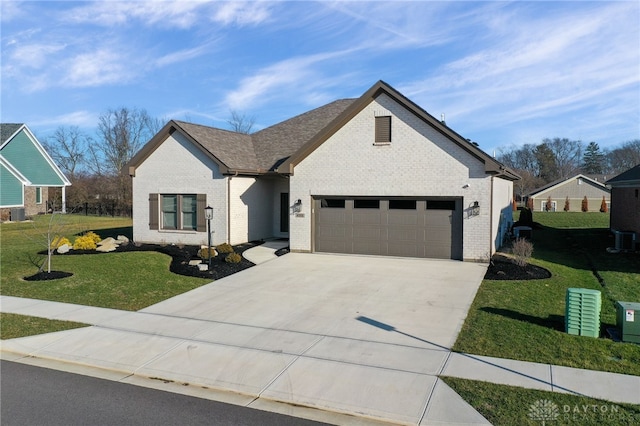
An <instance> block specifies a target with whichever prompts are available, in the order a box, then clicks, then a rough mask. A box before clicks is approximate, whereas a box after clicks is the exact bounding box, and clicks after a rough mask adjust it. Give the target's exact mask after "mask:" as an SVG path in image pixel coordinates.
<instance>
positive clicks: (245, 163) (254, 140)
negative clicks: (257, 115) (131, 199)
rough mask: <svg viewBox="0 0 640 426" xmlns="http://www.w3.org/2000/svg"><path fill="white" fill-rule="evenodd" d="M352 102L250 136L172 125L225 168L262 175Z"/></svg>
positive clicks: (337, 103) (338, 103)
mask: <svg viewBox="0 0 640 426" xmlns="http://www.w3.org/2000/svg"><path fill="white" fill-rule="evenodd" d="M354 101H355V99H341V100H338V101H334V102H331V103H329V104H327V105H324V106H321V107H319V108H316V109H314V110H311V111H308V112H305V113H304V114H300V115H298V116H296V117H293V118H290V119H288V120H286V121H283V122H281V123H278V124H275V125H273V126H271V127H267V128H266V129H263V130H260V131H258V132H256V133H253V134H250V135H247V134H243V133H236V132H232V131H229V130H223V129H217V128H215V127H208V126H202V125H199V124H192V123H187V122H184V121H176V120H174V121H173V122H174V123H175V124H176V125H177V126H178V127H179V128H180V129H181V130H182V131H183V132H184V133H186V134H187V135H188V136H190V137H191V138H192V139H193V140H194V141H196V142H197V143H199V144H200V145H201V146H202V147H203V148H204V149H206V150H207V151H209V152H210V153H211V154H212V155H213V156H215V157H216V158H217V159H218V160H219V161H220V162H222V163H223V164H224V165H225V166H226V167H227V168H228V169H231V170H238V171H246V172H249V171H255V172H259V173H264V172H268V171H273V170H275V168H276V167H277V166H278V165H279V164H280V163H282V162H283V161H284V160H286V159H287V158H288V157H290V156H291V155H293V154H294V153H295V152H296V151H297V150H298V149H300V147H301V146H303V145H304V144H305V143H307V142H308V141H309V140H310V139H311V138H312V137H314V136H315V135H316V134H318V133H319V132H320V131H321V130H322V129H324V128H325V127H326V126H327V125H328V124H329V123H331V122H332V121H333V120H334V119H335V118H336V117H338V116H339V115H340V114H342V113H343V112H344V110H345V109H347V107H349V105H351V104H352V103H353V102H354Z"/></svg>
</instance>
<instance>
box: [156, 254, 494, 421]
mask: <svg viewBox="0 0 640 426" xmlns="http://www.w3.org/2000/svg"><path fill="white" fill-rule="evenodd" d="M485 272H486V265H482V264H476V263H462V262H457V261H449V260H425V259H407V258H381V257H366V256H343V255H324V254H313V255H309V254H296V253H290V254H288V255H286V256H283V257H281V258H278V259H276V260H273V261H269V262H267V263H264V264H261V265H259V266H257V267H254V268H251V269H249V270H247V271H244V272H242V273H239V274H236V275H233V276H230V277H227V278H225V279H223V280H220V281H218V282H216V283H213V284H211V285H207V286H204V287H201V288H199V289H196V290H194V291H191V292H189V293H186V294H183V295H180V296H177V297H174V298H172V299H170V300H167V301H165V302H162V303H159V304H157V305H154V306H151V307H149V308H147V309H144V312H148V313H154V314H161V315H168V316H185V315H186V316H188V317H189V318H196V319H199V320H205V321H211V322H213V323H214V324H215V325H216V326H215V327H214V328H212V329H210V330H208V331H207V332H205V333H203V334H199V335H198V336H197V338H198V339H204V340H205V341H207V342H216V343H217V344H222V345H229V346H228V348H226V349H224V350H222V349H220V351H217V352H216V354H215V356H213V354H210V356H212V358H211V359H216V362H215V365H216V366H217V367H218V368H219V370H218V372H217V373H216V374H218V375H219V376H218V377H219V380H220V381H222V382H226V383H227V385H226V386H232V385H231V383H232V382H234V381H238V382H242V385H239V386H238V387H237V388H235V389H236V390H238V391H249V392H254V393H259V394H260V396H261V397H262V398H272V399H275V400H279V401H287V402H291V403H294V404H303V405H310V406H317V407H322V408H329V409H333V410H337V411H344V412H354V411H356V412H357V411H359V412H361V413H362V414H366V415H368V416H372V417H374V418H382V419H389V420H391V419H393V420H395V421H406V422H409V423H414V424H416V423H419V422H420V418H421V416H423V415H424V410H425V408H426V404H427V401H428V399H429V397H430V396H431V394H432V392H433V390H434V387H435V385H436V379H437V378H436V375H437V374H438V373H439V372H440V371H441V369H442V368H443V367H444V364H445V361H446V359H447V357H448V355H449V352H448V349H449V348H450V347H451V345H453V343H454V342H455V340H456V337H457V334H458V332H459V330H460V327H461V326H462V324H463V322H464V319H465V317H466V314H467V311H468V308H469V306H470V304H471V302H472V301H473V298H474V296H475V293H476V290H477V288H478V286H479V284H480V282H481V281H482V277H483V276H484V274H485ZM238 347H240V348H251V349H257V350H260V351H267V352H264V353H263V354H262V355H261V356H262V361H261V362H260V363H254V362H252V361H251V359H252V357H253V356H254V355H255V354H251V353H243V354H242V355H240V354H239V353H238V351H237V349H236V348H238ZM185 350H187V349H185ZM193 352H194V354H193V355H194V356H195V353H196V352H197V350H195V349H193ZM205 353H206V352H205ZM267 354H269V355H267ZM221 355H222V357H221ZM221 360H224V361H222V362H221ZM212 364H213V363H212ZM152 367H153V365H150V366H149V368H152ZM285 367H286V368H285ZM190 368H191V367H190V366H189V365H185V364H181V365H175V369H176V370H177V371H180V372H182V373H185V374H191V373H190ZM214 368H215V367H214ZM239 369H240V370H242V373H241V375H242V376H243V377H242V378H239V377H238V376H236V375H235V374H237V373H233V374H232V377H229V376H227V374H228V373H229V372H230V371H239ZM262 369H266V370H268V371H269V372H270V373H268V374H263V370H262ZM276 371H277V372H278V374H277V375H276V374H273V373H274V372H276ZM149 373H150V374H156V373H158V374H159V373H160V372H154V371H150V372H149ZM253 374H255V379H256V382H255V384H254V387H252V388H247V386H249V384H250V380H248V378H249V377H250V376H251V375H253ZM265 377H269V378H270V380H271V381H270V382H269V383H265V382H264V381H263V379H264V378H265ZM216 384H217V381H216V382H213V383H211V385H214V386H215V385H216ZM441 386H444V384H443V383H441ZM465 420H468V419H466V418H465Z"/></svg>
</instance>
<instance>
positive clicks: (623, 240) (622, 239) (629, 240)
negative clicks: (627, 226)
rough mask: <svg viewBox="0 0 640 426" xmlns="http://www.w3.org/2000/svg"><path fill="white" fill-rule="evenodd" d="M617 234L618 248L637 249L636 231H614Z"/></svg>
mask: <svg viewBox="0 0 640 426" xmlns="http://www.w3.org/2000/svg"><path fill="white" fill-rule="evenodd" d="M613 233H614V235H615V236H616V250H635V246H636V233H635V232H623V231H613Z"/></svg>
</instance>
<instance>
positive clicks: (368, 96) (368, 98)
mask: <svg viewBox="0 0 640 426" xmlns="http://www.w3.org/2000/svg"><path fill="white" fill-rule="evenodd" d="M382 93H384V94H386V95H387V96H389V97H391V98H392V99H393V100H394V101H396V102H398V103H399V104H400V105H402V106H403V107H404V108H406V109H407V110H408V111H410V112H411V113H412V114H414V115H415V116H416V117H418V118H419V119H421V120H422V121H424V122H425V123H427V124H428V125H429V126H431V127H433V128H434V129H435V130H437V131H438V132H439V133H441V134H442V135H444V136H445V137H447V138H448V139H449V140H451V141H453V142H454V143H456V144H457V145H459V146H460V147H461V148H463V149H464V150H465V151H467V152H469V153H470V154H471V155H473V156H474V157H475V158H477V159H478V160H479V161H481V162H483V163H484V165H485V171H486V172H487V173H490V174H494V175H499V176H502V177H505V178H507V179H510V180H517V179H519V178H520V177H519V176H518V175H517V174H516V173H515V172H513V171H512V170H509V169H508V168H506V167H505V166H504V165H503V164H501V163H500V162H498V161H497V160H495V159H494V158H492V157H491V156H489V155H488V154H487V153H485V152H484V151H482V150H481V149H479V148H478V147H476V146H475V145H473V144H472V143H470V142H469V141H467V140H466V139H464V138H463V137H462V136H460V135H459V134H458V133H456V132H455V131H453V130H452V129H450V128H449V127H447V126H446V125H445V124H444V123H442V122H441V121H439V120H437V119H436V118H435V117H433V116H432V115H430V114H429V113H427V112H426V111H425V110H424V109H422V108H421V107H420V106H418V105H417V104H415V103H414V102H413V101H411V100H410V99H408V98H406V97H405V96H404V95H402V94H401V93H400V92H398V91H397V90H395V89H394V88H392V87H391V86H389V85H388V84H387V83H385V82H383V81H378V82H377V83H376V84H374V85H373V86H372V87H371V88H370V89H369V90H367V91H366V92H365V93H364V94H363V95H362V96H361V97H360V98H358V99H356V100H355V101H354V102H353V103H352V104H351V105H349V107H348V108H346V109H345V110H344V112H343V113H342V114H340V115H339V116H338V117H336V118H335V119H334V120H333V121H331V123H329V124H328V125H327V126H325V128H324V129H322V131H320V132H319V133H318V134H316V135H315V136H314V137H313V138H312V139H311V140H309V142H307V143H306V144H305V145H303V146H302V147H301V148H300V149H299V150H298V151H297V152H296V153H295V154H294V155H292V156H291V157H290V158H289V159H287V160H286V161H285V162H284V163H283V164H282V165H281V166H279V167H278V169H277V170H278V172H280V173H285V174H293V170H294V167H295V166H296V165H297V164H299V163H300V162H301V161H302V160H304V159H305V158H306V157H307V156H308V155H310V154H311V153H312V152H313V151H315V150H316V149H317V148H318V147H319V146H320V145H322V143H324V142H325V141H326V140H327V139H328V138H329V137H331V136H332V135H333V134H334V133H336V132H337V131H338V130H339V129H340V128H341V127H342V126H344V125H345V124H346V123H347V122H348V121H349V120H351V119H352V118H353V117H355V116H356V115H357V114H358V113H359V112H360V111H362V110H363V109H364V108H365V107H366V106H367V105H369V104H370V103H371V102H373V101H374V100H375V99H376V98H377V97H378V96H380V95H381V94H382Z"/></svg>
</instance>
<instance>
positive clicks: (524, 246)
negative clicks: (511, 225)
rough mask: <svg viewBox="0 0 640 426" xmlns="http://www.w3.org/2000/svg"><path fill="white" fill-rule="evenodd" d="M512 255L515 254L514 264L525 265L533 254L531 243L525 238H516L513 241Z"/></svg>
mask: <svg viewBox="0 0 640 426" xmlns="http://www.w3.org/2000/svg"><path fill="white" fill-rule="evenodd" d="M512 250H513V255H514V256H515V260H516V265H518V266H521V267H525V266H527V263H529V259H530V258H531V255H532V254H533V243H532V242H530V241H527V240H525V239H524V238H518V239H517V240H516V241H515V242H514V243H513V247H512Z"/></svg>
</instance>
